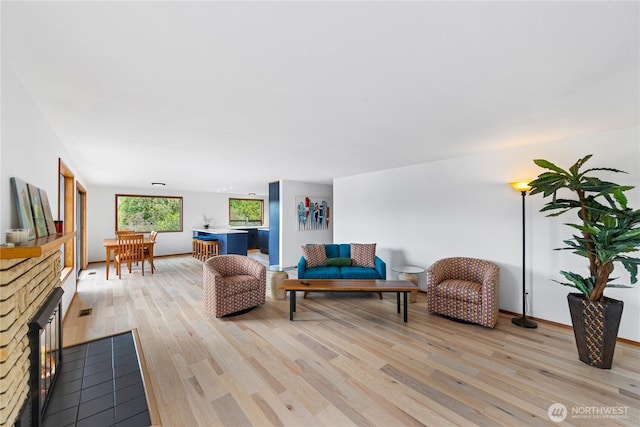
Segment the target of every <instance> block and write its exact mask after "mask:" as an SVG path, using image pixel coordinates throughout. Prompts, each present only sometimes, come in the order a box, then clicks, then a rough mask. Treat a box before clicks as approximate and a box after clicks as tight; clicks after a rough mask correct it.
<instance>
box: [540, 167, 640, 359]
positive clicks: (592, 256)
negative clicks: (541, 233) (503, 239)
mask: <svg viewBox="0 0 640 427" xmlns="http://www.w3.org/2000/svg"><path fill="white" fill-rule="evenodd" d="M591 156H592V155H588V156H585V157H583V158H581V159H579V160H578V161H577V162H576V163H575V164H574V165H572V166H571V167H570V168H569V169H568V170H565V169H562V168H560V167H558V166H556V165H555V164H553V163H551V162H549V161H547V160H541V159H537V160H534V163H535V164H536V165H538V166H540V167H541V168H544V169H546V170H547V171H546V172H544V173H542V174H540V175H538V177H537V178H536V179H535V180H534V181H532V182H530V183H529V185H531V191H530V193H529V194H531V195H533V194H537V193H542V195H543V196H544V198H550V200H549V201H548V202H547V203H546V204H545V205H544V207H543V208H542V209H541V210H540V211H541V212H548V215H547V216H558V215H562V214H564V213H566V212H569V211H572V210H574V209H576V210H577V216H578V222H577V223H570V224H567V225H568V226H570V227H572V228H573V229H575V231H576V234H574V235H573V236H572V237H571V238H570V239H568V240H565V241H564V244H565V245H566V246H564V247H562V248H558V249H560V250H563V249H565V250H571V251H573V253H574V254H576V255H578V256H581V257H585V258H587V259H588V261H589V274H588V275H587V276H585V277H583V276H582V275H580V274H578V273H574V272H568V271H561V272H560V273H561V274H562V275H563V276H564V278H565V279H566V280H567V281H566V282H559V281H558V283H560V284H562V285H565V286H569V287H572V288H575V289H577V290H579V291H580V292H579V293H570V294H569V295H568V300H569V311H570V312H571V321H572V323H573V330H574V334H575V338H576V345H577V347H578V355H579V357H580V360H581V361H583V362H584V363H587V364H589V365H591V366H595V367H598V368H602V369H610V368H611V362H612V361H613V352H614V349H615V344H616V339H617V335H618V327H619V325H620V318H621V317H622V308H623V302H622V301H618V300H615V299H612V298H607V297H605V296H604V290H605V289H606V288H607V287H629V286H626V285H621V284H615V283H613V281H614V280H616V279H617V278H612V277H611V273H613V270H614V266H615V264H616V263H619V264H622V266H623V267H624V268H625V269H626V270H627V272H628V273H629V277H630V283H631V284H635V283H636V282H637V275H638V264H640V259H639V258H636V257H634V256H632V255H633V252H637V251H638V250H639V249H640V227H639V224H640V210H634V209H631V208H630V207H629V206H627V197H626V196H625V194H624V193H625V191H628V190H630V189H632V188H633V186H628V185H619V184H616V183H613V182H608V181H604V180H602V179H601V178H599V177H597V176H594V175H590V174H592V173H594V172H596V173H602V172H604V173H626V172H624V171H621V170H618V169H613V168H588V169H582V168H583V166H584V165H585V163H586V162H587V161H588V160H589V159H590V158H591ZM567 190H568V191H570V192H572V193H573V195H574V197H569V196H566V195H565V193H566V191H567ZM559 193H561V194H559Z"/></svg>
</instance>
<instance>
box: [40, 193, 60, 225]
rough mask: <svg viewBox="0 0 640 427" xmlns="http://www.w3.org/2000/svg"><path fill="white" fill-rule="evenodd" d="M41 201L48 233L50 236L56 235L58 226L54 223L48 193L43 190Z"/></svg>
mask: <svg viewBox="0 0 640 427" xmlns="http://www.w3.org/2000/svg"><path fill="white" fill-rule="evenodd" d="M40 201H41V202H42V211H43V212H44V220H45V222H46V223H47V231H48V232H49V235H51V234H56V224H55V222H54V221H53V215H52V214H51V205H50V204H49V198H48V197H47V192H46V191H44V190H43V189H42V188H41V189H40Z"/></svg>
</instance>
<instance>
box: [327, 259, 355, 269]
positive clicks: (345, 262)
mask: <svg viewBox="0 0 640 427" xmlns="http://www.w3.org/2000/svg"><path fill="white" fill-rule="evenodd" d="M325 265H329V266H333V267H351V258H327V261H326V262H325Z"/></svg>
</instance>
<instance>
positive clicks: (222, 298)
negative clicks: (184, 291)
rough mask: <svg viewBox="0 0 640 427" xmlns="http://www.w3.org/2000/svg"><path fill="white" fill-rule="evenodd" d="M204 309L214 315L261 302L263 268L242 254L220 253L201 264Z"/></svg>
mask: <svg viewBox="0 0 640 427" xmlns="http://www.w3.org/2000/svg"><path fill="white" fill-rule="evenodd" d="M202 282H203V283H202V289H203V292H204V308H205V310H206V311H207V313H209V314H213V315H214V316H216V317H222V316H226V315H227V314H231V313H235V312H238V311H241V310H245V309H248V308H252V307H256V306H257V305H258V304H264V302H265V295H266V289H267V288H266V286H267V268H266V267H265V266H264V265H262V264H260V263H259V262H258V261H256V260H254V259H252V258H249V257H246V256H243V255H220V256H217V257H213V258H209V259H208V260H206V261H205V262H204V264H203V266H202Z"/></svg>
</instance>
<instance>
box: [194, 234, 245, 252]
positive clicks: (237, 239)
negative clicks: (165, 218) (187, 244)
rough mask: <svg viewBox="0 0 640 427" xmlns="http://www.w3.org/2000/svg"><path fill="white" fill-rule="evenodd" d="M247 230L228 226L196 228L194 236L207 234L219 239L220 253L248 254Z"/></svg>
mask: <svg viewBox="0 0 640 427" xmlns="http://www.w3.org/2000/svg"><path fill="white" fill-rule="evenodd" d="M248 235H249V233H248V232H247V231H246V230H233V229H228V228H194V229H193V237H194V238H195V237H198V236H207V237H210V238H214V239H218V255H228V254H237V255H245V256H246V255H247V237H248Z"/></svg>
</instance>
